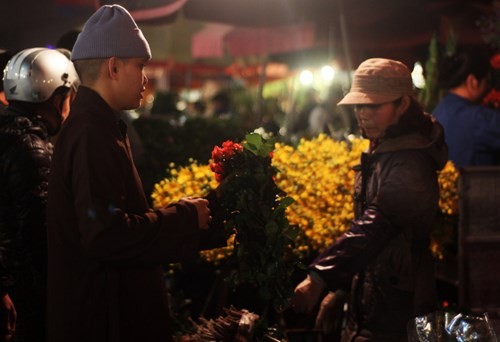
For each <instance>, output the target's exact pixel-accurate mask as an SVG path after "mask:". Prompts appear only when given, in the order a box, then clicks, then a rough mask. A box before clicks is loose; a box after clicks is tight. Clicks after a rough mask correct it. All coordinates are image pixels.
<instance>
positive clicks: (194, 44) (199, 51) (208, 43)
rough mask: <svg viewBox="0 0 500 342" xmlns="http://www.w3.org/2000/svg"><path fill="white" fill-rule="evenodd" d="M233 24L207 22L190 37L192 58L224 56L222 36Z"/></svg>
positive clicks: (231, 28)
mask: <svg viewBox="0 0 500 342" xmlns="http://www.w3.org/2000/svg"><path fill="white" fill-rule="evenodd" d="M233 28H234V27H233V26H230V25H224V24H208V25H207V26H205V27H204V28H203V29H201V30H200V31H199V32H198V33H196V34H195V35H194V36H193V37H192V38H191V54H192V55H193V57H194V58H207V57H224V37H225V36H226V34H227V33H228V32H230V31H231V30H233Z"/></svg>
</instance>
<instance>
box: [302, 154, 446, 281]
mask: <svg viewBox="0 0 500 342" xmlns="http://www.w3.org/2000/svg"><path fill="white" fill-rule="evenodd" d="M426 164H428V162H426V161H425V160H422V158H420V155H419V154H418V153H417V154H413V153H412V154H410V155H408V156H405V157H403V158H394V159H393V160H392V161H389V163H388V164H386V165H385V167H384V170H379V173H378V174H379V178H378V180H377V181H376V183H377V184H376V185H373V186H376V187H378V189H379V190H378V193H377V195H376V196H375V197H374V198H373V200H371V202H370V203H368V209H367V210H365V211H364V213H363V215H362V217H361V218H360V219H358V220H355V221H353V223H352V225H351V227H350V229H349V230H348V231H347V232H346V233H345V234H344V235H343V236H342V237H341V238H340V239H338V240H337V241H336V243H335V244H334V245H332V246H331V247H330V248H328V249H327V250H326V251H325V252H324V253H322V254H321V255H320V256H319V257H318V258H316V260H315V261H313V263H312V264H311V265H310V267H309V269H310V271H312V272H315V273H316V274H317V275H319V276H320V277H321V278H322V279H323V280H324V281H325V283H326V285H327V286H328V288H329V289H330V290H336V289H339V288H340V289H343V290H349V288H350V284H351V280H352V277H353V276H354V275H355V274H356V273H357V272H359V271H361V270H363V269H364V268H365V267H366V266H367V264H368V263H369V262H370V261H371V260H373V259H374V258H375V257H376V256H377V255H378V254H379V253H380V252H381V251H382V250H383V249H384V247H385V246H387V244H388V243H389V241H390V240H391V239H392V238H394V237H395V236H396V235H398V234H400V233H401V231H402V227H404V226H405V225H411V224H414V221H415V220H417V221H416V222H419V219H418V217H419V216H420V215H425V213H426V211H427V210H429V204H426V203H425V201H430V202H431V203H432V202H434V204H430V206H431V207H432V208H434V206H435V202H436V196H437V189H435V188H434V187H433V186H432V184H434V183H435V178H436V175H435V171H431V169H430V168H429V167H428V166H427V165H426ZM433 180H434V181H433ZM420 200H422V201H423V203H421V201H420ZM432 208H431V209H430V210H433V209H432ZM427 214H429V211H427ZM423 234H424V235H425V233H423Z"/></svg>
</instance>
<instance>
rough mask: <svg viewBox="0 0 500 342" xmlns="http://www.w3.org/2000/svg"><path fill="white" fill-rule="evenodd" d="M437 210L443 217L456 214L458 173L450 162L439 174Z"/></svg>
mask: <svg viewBox="0 0 500 342" xmlns="http://www.w3.org/2000/svg"><path fill="white" fill-rule="evenodd" d="M439 192H440V198H439V208H440V209H441V212H442V213H443V214H445V215H456V214H457V213H458V171H457V169H456V168H455V165H453V163H452V162H451V161H449V162H448V163H446V165H445V167H444V168H443V170H441V172H440V173H439Z"/></svg>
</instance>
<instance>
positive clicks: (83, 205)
mask: <svg viewBox="0 0 500 342" xmlns="http://www.w3.org/2000/svg"><path fill="white" fill-rule="evenodd" d="M83 132H84V134H82V136H81V137H79V138H78V139H76V140H75V141H76V143H75V147H74V151H72V157H71V158H70V159H71V162H72V166H71V171H70V172H71V177H70V179H71V185H70V187H71V189H72V192H73V198H74V208H75V211H76V216H77V217H76V220H77V222H78V231H79V235H80V236H79V240H80V241H79V243H80V245H81V248H82V251H83V252H84V253H86V254H87V255H88V256H89V257H90V258H95V259H97V260H100V261H105V262H115V263H121V262H126V263H127V264H130V263H131V262H132V263H168V262H178V261H182V260H186V259H188V258H193V257H195V256H197V251H198V245H199V227H198V217H197V212H196V208H195V207H194V206H192V205H190V204H186V203H178V204H174V205H172V206H170V207H168V208H160V209H157V210H151V209H149V207H148V206H147V203H146V200H145V197H144V193H143V192H142V186H140V185H139V182H140V180H139V179H138V178H137V174H136V171H135V168H134V166H133V164H132V162H131V160H130V157H129V155H128V153H127V149H126V146H125V144H124V143H122V142H121V141H119V140H116V139H114V138H113V136H112V135H110V134H100V133H99V132H92V133H93V134H92V133H89V132H86V131H85V129H83ZM101 133H102V132H101ZM131 203H133V204H132V205H131ZM130 207H134V209H131V208H130ZM137 208H140V209H137ZM141 209H142V210H141Z"/></svg>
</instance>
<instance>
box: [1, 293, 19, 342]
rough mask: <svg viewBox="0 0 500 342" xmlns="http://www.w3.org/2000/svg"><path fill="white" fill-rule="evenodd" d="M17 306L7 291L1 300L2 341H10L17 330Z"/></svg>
mask: <svg viewBox="0 0 500 342" xmlns="http://www.w3.org/2000/svg"><path fill="white" fill-rule="evenodd" d="M16 318H17V313H16V308H15V307H14V303H12V300H11V299H10V297H9V294H8V293H6V294H4V295H3V297H2V298H1V301H0V341H1V342H8V341H10V340H11V339H12V336H13V335H14V332H15V330H16Z"/></svg>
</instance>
